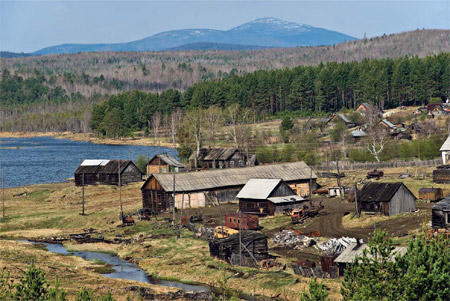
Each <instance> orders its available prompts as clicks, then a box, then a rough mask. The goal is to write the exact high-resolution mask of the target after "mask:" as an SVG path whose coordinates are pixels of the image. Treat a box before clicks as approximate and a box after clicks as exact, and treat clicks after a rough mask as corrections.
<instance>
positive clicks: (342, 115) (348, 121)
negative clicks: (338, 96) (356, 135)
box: [338, 113, 352, 123]
mask: <svg viewBox="0 0 450 301" xmlns="http://www.w3.org/2000/svg"><path fill="white" fill-rule="evenodd" d="M338 116H339V117H340V118H341V119H342V120H343V121H344V122H345V123H352V122H351V121H350V120H348V119H347V117H345V115H344V114H341V113H339V114H338Z"/></svg>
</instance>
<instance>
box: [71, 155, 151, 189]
mask: <svg viewBox="0 0 450 301" xmlns="http://www.w3.org/2000/svg"><path fill="white" fill-rule="evenodd" d="M119 172H120V182H121V185H126V184H129V183H132V182H140V181H142V172H141V170H140V169H139V168H138V167H137V166H136V165H135V164H134V163H133V161H131V160H84V161H83V162H82V163H81V164H80V166H78V168H77V169H76V170H75V172H74V177H75V185H76V186H83V185H98V184H102V185H118V184H119Z"/></svg>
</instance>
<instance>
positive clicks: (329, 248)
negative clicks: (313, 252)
mask: <svg viewBox="0 0 450 301" xmlns="http://www.w3.org/2000/svg"><path fill="white" fill-rule="evenodd" d="M351 243H356V238H350V237H341V238H331V239H329V240H328V241H327V242H324V243H321V244H318V248H319V249H320V250H322V251H325V253H327V254H328V255H339V254H341V253H342V252H343V251H344V250H345V249H346V248H347V247H348V246H349V245H350V244H351Z"/></svg>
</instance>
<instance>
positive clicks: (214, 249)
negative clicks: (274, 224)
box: [209, 231, 269, 267]
mask: <svg viewBox="0 0 450 301" xmlns="http://www.w3.org/2000/svg"><path fill="white" fill-rule="evenodd" d="M240 239H241V241H242V245H243V246H244V247H245V248H244V247H242V248H240V247H239V234H235V235H232V236H230V237H227V238H221V239H212V240H209V252H210V254H211V256H214V257H217V258H219V259H222V260H225V261H227V262H228V263H231V264H233V265H239V264H240V256H239V252H240V250H242V265H245V266H252V267H259V266H260V262H261V260H265V259H268V258H269V247H268V244H267V236H266V235H264V234H263V233H260V232H256V231H241V238H240Z"/></svg>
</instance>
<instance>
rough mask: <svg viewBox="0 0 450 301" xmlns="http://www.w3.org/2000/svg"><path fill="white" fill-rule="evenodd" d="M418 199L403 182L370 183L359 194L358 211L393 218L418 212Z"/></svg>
mask: <svg viewBox="0 0 450 301" xmlns="http://www.w3.org/2000/svg"><path fill="white" fill-rule="evenodd" d="M415 200H416V197H415V196H414V194H413V193H412V192H411V191H410V190H409V189H408V187H406V186H405V184H403V183H401V182H397V183H375V182H369V183H367V184H366V185H364V187H363V188H362V189H361V190H360V191H359V192H358V199H357V201H358V210H359V211H360V212H366V213H377V214H381V215H386V216H391V215H395V214H399V213H404V212H412V211H415V210H416V205H415Z"/></svg>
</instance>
